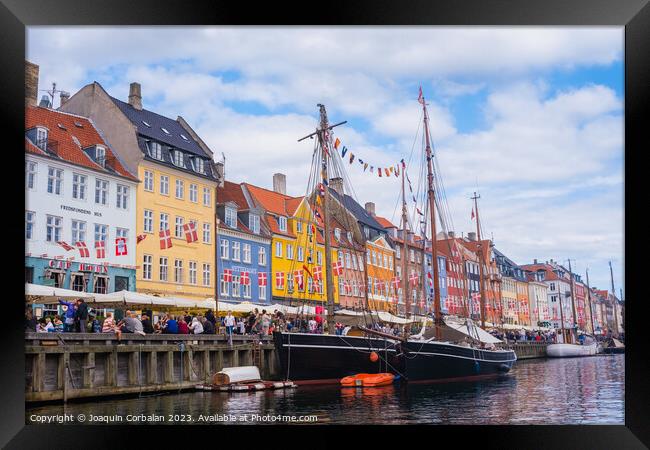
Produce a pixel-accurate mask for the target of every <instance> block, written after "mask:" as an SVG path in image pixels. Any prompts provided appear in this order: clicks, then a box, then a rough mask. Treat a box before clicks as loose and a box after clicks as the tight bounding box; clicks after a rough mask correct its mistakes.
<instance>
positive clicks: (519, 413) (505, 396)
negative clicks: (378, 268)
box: [26, 355, 624, 424]
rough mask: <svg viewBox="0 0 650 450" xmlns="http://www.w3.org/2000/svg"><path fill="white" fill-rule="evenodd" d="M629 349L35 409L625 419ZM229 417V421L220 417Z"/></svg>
mask: <svg viewBox="0 0 650 450" xmlns="http://www.w3.org/2000/svg"><path fill="white" fill-rule="evenodd" d="M623 398H624V355H608V356H596V357H588V358H574V359H548V360H544V359H539V360H528V361H519V362H517V363H516V365H515V367H514V368H513V370H512V371H511V373H509V374H507V375H505V376H502V377H499V378H496V379H492V380H487V381H480V382H472V383H467V382H465V383H446V384H410V385H409V384H401V385H392V386H382V387H375V388H340V387H338V386H320V387H319V386H303V387H299V388H297V389H288V390H277V391H276V390H274V391H259V392H250V393H222V392H204V391H199V392H188V393H180V394H179V393H173V394H166V395H152V394H146V395H143V396H142V397H141V398H128V399H119V400H102V401H93V402H86V403H69V404H68V405H67V406H63V405H46V406H39V407H35V408H31V409H29V410H27V413H26V417H29V415H31V414H35V413H36V414H61V413H64V412H65V413H67V414H80V413H84V414H95V415H105V416H112V415H121V416H126V415H128V414H132V415H137V414H145V415H148V414H160V415H164V416H165V417H166V418H167V417H168V416H169V415H178V414H191V415H192V416H193V418H194V419H195V421H196V418H197V417H198V416H199V415H200V414H203V415H206V416H208V415H214V414H221V415H231V416H243V415H247V414H248V415H250V414H259V415H266V414H269V415H277V414H281V415H296V416H298V415H316V416H317V417H318V422H317V423H320V424H325V423H342V424H345V423H354V424H360V423H368V424H382V423H393V424H406V423H432V424H437V423H440V424H443V423H444V424H448V423H453V424H622V423H624V401H623ZM219 423H227V422H219Z"/></svg>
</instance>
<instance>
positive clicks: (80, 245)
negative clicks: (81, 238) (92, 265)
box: [74, 242, 90, 258]
mask: <svg viewBox="0 0 650 450" xmlns="http://www.w3.org/2000/svg"><path fill="white" fill-rule="evenodd" d="M74 245H76V246H77V249H78V250H79V256H80V257H81V258H88V257H89V256H90V252H89V251H88V247H86V243H85V242H77V243H75V244H74Z"/></svg>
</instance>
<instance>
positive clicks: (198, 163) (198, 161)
mask: <svg viewBox="0 0 650 450" xmlns="http://www.w3.org/2000/svg"><path fill="white" fill-rule="evenodd" d="M192 169H194V172H197V173H204V167H203V158H199V157H198V156H195V157H194V158H192Z"/></svg>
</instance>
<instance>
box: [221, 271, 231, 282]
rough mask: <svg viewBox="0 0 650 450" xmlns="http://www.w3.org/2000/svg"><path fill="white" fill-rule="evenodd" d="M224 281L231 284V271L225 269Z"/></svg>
mask: <svg viewBox="0 0 650 450" xmlns="http://www.w3.org/2000/svg"><path fill="white" fill-rule="evenodd" d="M223 281H225V282H226V283H230V282H231V281H232V270H231V269H223Z"/></svg>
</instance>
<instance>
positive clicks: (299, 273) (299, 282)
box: [293, 270, 303, 289]
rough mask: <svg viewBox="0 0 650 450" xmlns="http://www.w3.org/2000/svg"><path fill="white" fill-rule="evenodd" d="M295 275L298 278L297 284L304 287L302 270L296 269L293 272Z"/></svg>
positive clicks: (300, 287)
mask: <svg viewBox="0 0 650 450" xmlns="http://www.w3.org/2000/svg"><path fill="white" fill-rule="evenodd" d="M293 277H294V279H295V280H296V284H297V285H298V289H302V282H303V279H302V278H303V276H302V270H296V271H294V272H293Z"/></svg>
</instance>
